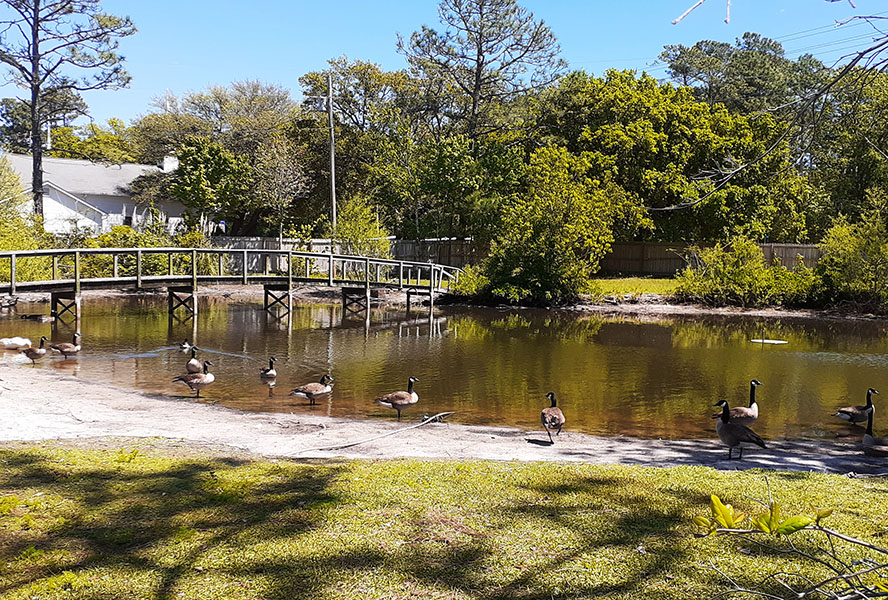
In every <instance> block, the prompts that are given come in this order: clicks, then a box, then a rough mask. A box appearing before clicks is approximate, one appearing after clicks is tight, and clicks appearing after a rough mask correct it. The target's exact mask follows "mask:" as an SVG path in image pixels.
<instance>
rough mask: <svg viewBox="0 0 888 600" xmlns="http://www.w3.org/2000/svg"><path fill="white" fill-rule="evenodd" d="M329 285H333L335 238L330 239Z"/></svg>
mask: <svg viewBox="0 0 888 600" xmlns="http://www.w3.org/2000/svg"><path fill="white" fill-rule="evenodd" d="M328 278H329V282H328V283H329V285H330V287H333V240H332V239H331V240H330V269H329V273H328Z"/></svg>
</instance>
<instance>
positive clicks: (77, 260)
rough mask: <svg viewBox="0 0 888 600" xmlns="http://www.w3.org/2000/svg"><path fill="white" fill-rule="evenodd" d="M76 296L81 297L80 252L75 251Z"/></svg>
mask: <svg viewBox="0 0 888 600" xmlns="http://www.w3.org/2000/svg"><path fill="white" fill-rule="evenodd" d="M74 295H75V296H79V295H80V250H75V251H74Z"/></svg>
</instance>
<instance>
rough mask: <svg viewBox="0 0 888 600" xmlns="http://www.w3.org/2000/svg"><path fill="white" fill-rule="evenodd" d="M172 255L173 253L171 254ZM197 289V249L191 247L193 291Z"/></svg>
mask: <svg viewBox="0 0 888 600" xmlns="http://www.w3.org/2000/svg"><path fill="white" fill-rule="evenodd" d="M170 256H172V254H170ZM196 291H197V250H196V249H194V248H192V249H191V293H192V294H193V293H194V292H196Z"/></svg>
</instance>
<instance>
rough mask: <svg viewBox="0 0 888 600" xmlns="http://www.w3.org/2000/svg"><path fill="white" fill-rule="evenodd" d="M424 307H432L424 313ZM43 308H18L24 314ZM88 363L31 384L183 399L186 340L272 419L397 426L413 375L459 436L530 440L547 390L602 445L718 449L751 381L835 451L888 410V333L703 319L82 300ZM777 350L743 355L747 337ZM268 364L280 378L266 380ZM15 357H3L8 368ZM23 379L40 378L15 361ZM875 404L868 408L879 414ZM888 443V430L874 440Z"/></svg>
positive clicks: (410, 413)
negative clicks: (844, 416) (326, 380)
mask: <svg viewBox="0 0 888 600" xmlns="http://www.w3.org/2000/svg"><path fill="white" fill-rule="evenodd" d="M426 310H427V309H426ZM47 311H48V306H47V305H46V304H37V305H28V304H24V305H23V304H21V303H20V305H19V307H18V313H19V314H21V313H35V312H43V313H46V312H47ZM73 331H74V330H73V327H72V326H71V325H66V324H64V323H55V324H44V323H39V322H35V321H29V320H22V319H20V318H18V316H17V315H16V314H15V313H11V314H9V315H6V316H0V337H8V336H11V335H22V336H25V337H30V338H31V339H32V340H34V341H35V342H36V341H37V340H39V338H40V336H41V335H46V336H47V337H48V338H50V339H51V340H54V341H70V337H71V335H72V333H73ZM81 331H82V333H83V346H84V350H83V352H82V354H81V355H80V356H79V357H78V358H76V359H75V358H72V359H68V360H64V359H61V358H55V357H53V358H47V359H44V360H43V361H42V362H40V363H38V365H37V366H36V367H33V368H36V369H47V370H57V371H62V372H66V373H71V374H74V375H76V376H78V377H81V378H83V379H86V380H91V381H100V382H102V381H104V382H108V383H110V384H113V385H118V386H124V387H130V388H135V389H138V390H143V391H146V392H152V393H159V394H164V395H168V396H171V397H175V398H183V401H187V400H185V398H186V396H188V395H189V394H191V392H190V391H189V390H188V389H187V388H186V387H185V386H183V385H182V384H179V383H172V381H171V380H172V379H173V377H175V376H177V375H179V374H181V373H183V372H184V364H185V362H186V360H187V357H188V356H187V355H186V354H183V353H182V352H180V351H179V350H178V347H177V346H178V343H180V342H181V341H182V340H183V339H185V338H188V339H189V340H194V339H196V340H197V344H198V346H199V347H200V348H201V349H202V351H201V352H200V353H199V356H202V357H204V358H209V359H210V360H212V362H213V363H214V364H215V367H214V368H213V369H212V370H213V372H214V373H215V374H216V383H215V384H213V385H212V386H211V387H209V388H208V389H206V390H204V392H202V394H201V396H202V397H203V396H204V395H205V396H206V397H207V400H208V401H218V402H219V403H220V404H222V405H225V406H230V407H234V408H240V409H245V410H256V411H271V412H288V413H289V412H292V413H300V412H313V413H316V414H324V415H330V416H334V417H360V418H371V419H393V418H394V417H395V413H394V412H393V411H390V410H388V409H385V408H383V407H380V406H377V405H375V404H373V403H372V399H373V398H375V397H377V396H380V395H382V394H385V393H388V392H390V391H395V390H402V389H405V386H406V383H407V378H408V377H409V376H411V375H414V376H416V377H419V379H420V382H419V383H418V384H417V387H416V389H417V391H418V393H419V396H420V401H419V404H418V405H417V406H415V407H413V408H411V409H409V410H407V411H405V413H404V416H405V418H406V419H408V420H414V419H417V418H419V417H421V416H422V415H423V414H434V413H437V412H442V411H449V410H453V411H456V414H455V415H453V416H452V417H451V418H450V420H451V421H453V422H457V423H468V424H490V425H511V426H519V427H525V428H538V427H539V411H540V409H541V408H542V407H543V406H546V405H547V401H546V400H545V398H544V395H545V394H546V392H548V391H554V392H555V393H556V395H557V397H558V399H559V406H561V407H562V409H563V410H564V413H565V415H566V417H567V427H566V429H568V430H571V431H582V432H586V433H593V434H599V435H606V436H617V435H632V436H642V437H651V438H657V437H663V438H682V437H712V436H713V428H714V423H715V422H714V421H713V420H711V419H710V415H711V414H713V413H714V412H715V409H713V408H712V404H713V403H714V402H715V401H716V400H718V399H720V398H725V399H727V400H728V401H729V403H730V404H731V405H732V406H734V405H738V404H745V403H746V402H747V400H748V396H749V380H750V379H752V378H755V379H758V380H760V381H761V382H762V383H763V385H762V386H761V387H760V388H759V389H758V400H759V405H760V407H761V417H760V419H759V421H758V423H757V424H756V425H755V427H754V428H755V429H756V431H758V432H759V433H760V434H761V435H762V436H763V437H765V438H766V439H768V438H771V439H773V438H779V437H784V438H814V439H816V438H824V439H833V438H835V437H836V435H845V434H847V433H848V432H849V431H854V430H859V429H860V428H848V427H844V426H843V424H842V423H841V422H839V421H838V420H837V419H834V418H832V417H830V416H829V414H830V413H831V412H834V410H835V408H837V407H839V406H845V405H849V404H862V403H863V402H864V400H865V393H866V389H867V388H868V387H875V388H876V389H882V391H883V392H884V393H885V397H886V400H885V402H888V369H886V366H888V338H886V335H885V334H886V332H888V326H886V325H885V324H879V323H872V322H846V321H835V320H822V321H821V320H781V321H774V320H768V321H762V320H760V319H749V318H722V317H719V318H713V317H709V318H695V319H670V320H661V321H652V322H642V321H635V320H629V319H610V318H602V317H598V316H589V315H582V314H576V313H568V312H560V311H535V310H516V311H513V310H496V309H480V310H469V309H455V308H443V309H438V310H436V313H435V318H434V320H433V321H432V322H431V324H430V322H429V320H428V313H427V312H425V313H419V314H417V313H415V312H414V313H412V314H410V315H407V314H406V313H404V312H402V311H397V310H393V309H385V310H374V311H373V312H372V313H371V315H370V321H369V324H368V323H366V322H365V320H364V319H363V318H361V317H355V316H349V317H348V318H345V319H343V316H342V311H341V308H340V307H338V306H318V305H310V306H304V307H298V308H296V309H295V311H294V314H293V317H292V319H291V323H290V325H289V326H288V323H287V320H286V319H284V320H279V319H277V318H276V317H274V316H273V315H269V314H267V313H266V312H264V311H263V310H262V307H261V306H260V305H256V304H229V303H226V302H225V301H223V300H220V299H206V298H205V299H202V304H201V307H200V314H199V318H198V320H197V323H196V324H194V323H192V322H191V321H186V322H184V323H182V322H178V321H173V322H172V323H171V322H170V321H169V319H168V315H167V313H166V301H165V299H164V298H156V297H140V298H127V299H116V300H106V301H97V300H95V299H86V300H85V301H84V313H83V320H82V322H81ZM763 336H764V337H767V338H772V339H781V340H786V341H787V342H788V343H787V344H785V345H779V346H777V345H764V346H763V345H761V344H754V343H750V342H749V340H750V339H752V338H760V337H763ZM268 356H275V357H276V358H277V359H278V362H277V364H276V367H277V370H278V373H279V375H278V378H277V381H276V386H275V387H273V388H269V387H268V386H267V385H266V384H265V383H263V382H262V381H261V380H260V379H259V376H258V373H259V368H260V367H262V366H265V365H266V364H267V362H266V361H267V357H268ZM23 359H24V357H23V356H20V355H17V354H13V353H9V352H7V353H5V354H4V355H3V357H2V360H5V361H21V360H23ZM21 368H32V367H31V366H29V365H25V364H22V366H21ZM327 372H329V373H331V374H332V375H333V376H334V377H335V378H336V383H335V389H334V392H333V394H332V396H331V397H330V398H329V399H325V400H322V401H321V402H320V403H319V404H318V405H317V406H308V405H307V404H306V403H305V402H303V401H298V400H297V401H296V402H294V400H296V399H295V398H290V397H288V395H287V393H288V392H289V390H290V389H291V388H292V387H295V386H296V385H300V384H303V383H307V382H310V381H316V380H317V379H318V378H320V376H321V375H322V374H324V373H327ZM878 399H879V397H876V400H877V402H878ZM883 429H884V428H883Z"/></svg>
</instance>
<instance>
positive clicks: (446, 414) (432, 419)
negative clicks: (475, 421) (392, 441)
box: [297, 411, 456, 454]
mask: <svg viewBox="0 0 888 600" xmlns="http://www.w3.org/2000/svg"><path fill="white" fill-rule="evenodd" d="M454 412H456V411H450V412H442V413H438V414H437V415H432V416H431V417H428V418H426V419H423V420H422V422H420V423H417V424H416V425H411V426H410V427H402V428H401V429H395V430H394V431H389V432H388V433H383V434H382V435H377V436H374V437H372V438H367V439H366V440H359V441H357V442H349V443H348V444H336V445H335V446H321V447H319V448H306V449H305V450H300V451H299V452H297V454H302V453H303V452H318V451H324V450H342V449H343V448H351V447H352V446H357V445H359V444H366V443H367V442H373V441H376V440H379V439H382V438H384V437H388V436H390V435H395V434H396V433H401V432H402V431H409V430H410V429H416V428H417V427H422V426H423V425H427V424H429V423H433V422H436V421H440V420H441V419H443V418H444V417H449V416H450V415H452V414H453V413H454Z"/></svg>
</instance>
